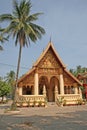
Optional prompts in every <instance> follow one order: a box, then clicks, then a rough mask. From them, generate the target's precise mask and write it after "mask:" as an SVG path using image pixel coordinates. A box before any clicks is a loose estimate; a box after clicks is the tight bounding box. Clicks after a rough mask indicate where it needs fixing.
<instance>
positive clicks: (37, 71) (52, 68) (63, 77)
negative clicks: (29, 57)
mask: <svg viewBox="0 0 87 130" xmlns="http://www.w3.org/2000/svg"><path fill="white" fill-rule="evenodd" d="M81 85H82V84H81V82H80V81H79V80H78V79H77V78H76V77H74V76H73V75H72V74H71V73H70V72H69V71H68V70H67V69H66V66H65V64H64V63H63V62H62V60H61V58H60V56H59V55H58V54H57V52H56V50H55V48H54V46H53V43H52V42H51V41H50V42H49V43H48V45H47V47H46V49H45V50H44V51H43V52H42V54H41V55H40V57H39V58H38V60H37V61H36V62H35V63H34V64H33V66H32V69H30V70H29V71H28V72H27V73H26V74H25V75H24V76H22V77H21V78H20V79H19V80H18V95H19V96H18V98H17V102H19V101H20V100H21V99H22V100H23V101H24V102H25V101H26V102H29V101H31V100H32V101H34V102H35V101H44V100H45V99H47V101H48V102H56V101H57V99H59V98H62V97H63V98H64V100H65V101H66V103H67V104H76V102H77V100H78V99H82V94H81V90H80V86H81Z"/></svg>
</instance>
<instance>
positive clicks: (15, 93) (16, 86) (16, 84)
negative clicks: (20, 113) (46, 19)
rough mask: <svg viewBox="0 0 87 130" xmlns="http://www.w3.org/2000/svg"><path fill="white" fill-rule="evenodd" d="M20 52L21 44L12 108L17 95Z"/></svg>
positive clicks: (20, 49)
mask: <svg viewBox="0 0 87 130" xmlns="http://www.w3.org/2000/svg"><path fill="white" fill-rule="evenodd" d="M21 52H22V46H21V45H20V48H19V56H18V64H17V72H16V82H15V89H14V96H13V103H12V109H14V106H16V104H15V102H16V98H17V95H18V76H19V70H20V61H21Z"/></svg>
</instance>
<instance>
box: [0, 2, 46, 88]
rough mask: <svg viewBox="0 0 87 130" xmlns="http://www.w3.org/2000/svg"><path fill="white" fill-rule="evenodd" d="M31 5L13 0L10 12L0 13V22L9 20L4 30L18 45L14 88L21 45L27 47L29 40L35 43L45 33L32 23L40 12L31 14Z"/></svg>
mask: <svg viewBox="0 0 87 130" xmlns="http://www.w3.org/2000/svg"><path fill="white" fill-rule="evenodd" d="M31 7H32V5H31V1H30V0H29V1H28V0H22V1H21V2H20V3H18V2H17V1H16V0H14V1H13V12H12V14H2V15H0V21H1V22H4V21H8V22H9V25H8V26H7V27H6V28H5V32H6V33H8V34H9V36H12V37H13V38H15V45H17V44H18V43H19V45H20V48H19V56H18V64H17V73H16V85H15V88H16V90H17V82H18V75H19V68H20V60H21V52H22V47H25V46H27V47H28V44H30V41H32V42H34V43H35V42H36V41H37V39H40V38H41V37H42V35H43V34H45V30H44V28H42V27H41V26H39V25H37V24H35V23H34V21H36V20H38V16H39V15H40V14H42V13H35V14H31Z"/></svg>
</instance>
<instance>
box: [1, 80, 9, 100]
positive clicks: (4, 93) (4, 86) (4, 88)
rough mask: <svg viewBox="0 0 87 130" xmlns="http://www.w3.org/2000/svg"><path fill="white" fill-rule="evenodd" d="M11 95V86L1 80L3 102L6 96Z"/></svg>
mask: <svg viewBox="0 0 87 130" xmlns="http://www.w3.org/2000/svg"><path fill="white" fill-rule="evenodd" d="M9 93H10V87H9V84H8V83H6V82H5V81H3V80H0V97H2V101H3V98H4V96H7V95H8V94H9Z"/></svg>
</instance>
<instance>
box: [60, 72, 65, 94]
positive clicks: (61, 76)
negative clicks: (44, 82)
mask: <svg viewBox="0 0 87 130" xmlns="http://www.w3.org/2000/svg"><path fill="white" fill-rule="evenodd" d="M60 94H61V95H64V80H63V75H62V74H60Z"/></svg>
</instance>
